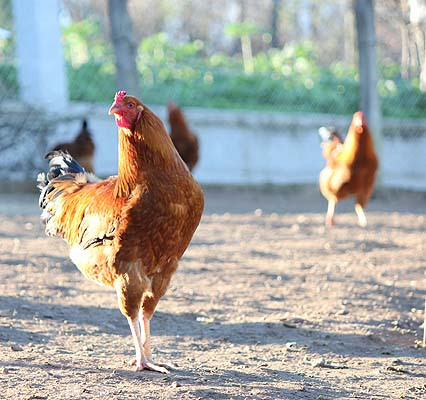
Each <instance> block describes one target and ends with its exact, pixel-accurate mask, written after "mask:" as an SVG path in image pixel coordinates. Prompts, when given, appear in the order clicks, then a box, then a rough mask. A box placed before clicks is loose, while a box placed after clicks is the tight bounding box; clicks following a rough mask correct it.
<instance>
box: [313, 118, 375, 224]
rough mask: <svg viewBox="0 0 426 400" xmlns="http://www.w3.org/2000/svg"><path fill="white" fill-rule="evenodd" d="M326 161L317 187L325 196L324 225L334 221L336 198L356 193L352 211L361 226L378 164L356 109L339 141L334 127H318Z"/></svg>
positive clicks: (372, 146) (365, 221) (364, 123)
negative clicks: (346, 131)
mask: <svg viewBox="0 0 426 400" xmlns="http://www.w3.org/2000/svg"><path fill="white" fill-rule="evenodd" d="M319 134H320V136H321V138H322V148H323V155H324V158H325V159H326V162H327V165H326V167H325V168H324V169H323V170H322V171H321V173H320V178H319V182H320V190H321V193H322V194H323V196H324V197H325V198H326V199H327V200H328V209H327V216H326V225H333V224H334V213H335V210H336V204H337V202H338V201H339V200H342V199H344V198H345V197H348V196H355V212H356V214H357V216H358V223H359V225H360V226H363V227H364V226H366V225H367V218H366V217H365V213H364V207H365V205H366V204H367V202H368V199H369V198H370V196H371V193H372V191H373V186H374V180H375V177H376V172H377V168H378V160H377V156H376V153H375V151H374V144H373V139H372V137H371V134H370V131H369V129H368V126H367V123H366V121H365V117H364V115H363V113H362V112H360V111H359V112H356V113H355V114H354V116H353V119H352V123H351V125H350V127H349V131H348V134H347V136H346V139H345V141H344V142H343V143H342V140H341V139H340V137H339V135H338V133H337V132H336V131H334V132H333V131H332V130H329V129H327V128H320V130H319Z"/></svg>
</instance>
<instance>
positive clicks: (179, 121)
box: [167, 103, 198, 171]
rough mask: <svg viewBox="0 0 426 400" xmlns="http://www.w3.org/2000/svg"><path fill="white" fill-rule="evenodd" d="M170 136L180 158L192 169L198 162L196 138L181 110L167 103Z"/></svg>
mask: <svg viewBox="0 0 426 400" xmlns="http://www.w3.org/2000/svg"><path fill="white" fill-rule="evenodd" d="M167 108H168V112H169V123H170V137H171V138H172V142H173V144H174V145H175V147H176V150H177V151H178V153H179V155H180V156H181V157H182V160H183V161H185V163H186V165H187V166H188V168H189V170H190V171H192V170H193V169H194V167H195V165H196V164H197V162H198V139H197V136H196V135H195V134H194V133H193V132H191V130H190V129H189V127H188V124H187V122H186V120H185V116H184V115H183V112H182V110H181V109H180V108H179V107H178V106H177V105H176V104H175V103H169V104H168V107H167Z"/></svg>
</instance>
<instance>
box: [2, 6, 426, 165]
mask: <svg viewBox="0 0 426 400" xmlns="http://www.w3.org/2000/svg"><path fill="white" fill-rule="evenodd" d="M107 3H108V2H107V1H106V0H105V1H98V0H85V1H78V2H77V1H73V0H61V1H60V15H59V18H60V22H61V29H62V38H61V39H62V44H63V50H64V58H65V66H66V77H67V87H68V96H69V100H71V101H72V102H85V103H108V102H110V101H111V99H112V98H113V95H114V92H115V90H116V89H117V87H116V86H117V85H116V75H115V74H116V70H115V63H114V49H113V46H112V42H111V40H110V24H109V18H108V10H107V6H108V4H107ZM422 3H426V2H422V1H415V2H414V1H410V0H378V1H376V2H375V12H376V31H377V44H378V46H377V49H378V64H379V85H378V89H379V95H380V99H381V107H382V113H383V115H384V116H385V117H397V118H404V119H405V118H421V117H423V115H424V110H425V106H426V92H425V91H424V89H426V66H425V65H424V60H425V53H426V50H425V49H426V41H425V32H426V22H425V21H426V15H424V14H425V11H424V10H425V9H424V8H422V7H418V8H417V9H415V10H414V9H413V7H415V6H418V5H419V4H420V5H422ZM423 6H424V5H423ZM410 7H411V8H410ZM128 9H129V15H130V17H131V19H132V24H133V33H134V41H135V45H136V48H137V67H138V73H139V80H140V93H139V95H140V97H141V98H142V99H143V100H144V102H146V103H147V104H166V103H167V102H168V101H175V102H177V103H179V104H181V105H182V106H196V107H206V108H226V109H250V110H271V111H277V112H283V113H286V112H291V113H294V112H297V113H331V114H341V115H350V114H351V113H353V112H354V111H355V110H357V109H358V108H359V80H358V78H359V75H358V69H357V50H356V49H357V47H356V40H355V38H356V32H355V27H354V26H355V24H354V12H353V7H352V1H350V0H342V1H339V2H334V1H328V0H321V1H310V0H270V1H267V2H262V3H261V5H260V3H259V2H258V1H255V0H234V1H225V0H218V1H217V2H215V6H214V7H212V6H211V4H209V2H203V1H199V0H178V1H174V2H171V1H169V0H156V1H154V0H147V1H144V2H139V1H135V0H129V2H128ZM13 17H14V16H13V12H12V0H0V28H1V29H0V91H1V95H0V107H3V105H4V104H5V103H6V102H7V103H9V102H10V101H11V100H18V99H19V98H20V96H19V82H18V74H17V57H16V51H15V50H16V43H15V42H16V36H15V28H14V23H13V20H14V18H13ZM52 79H55V77H52ZM21 107H25V109H26V113H25V119H24V120H20V121H19V125H17V124H16V123H15V122H12V120H11V119H9V118H5V117H2V120H4V121H2V122H1V123H0V151H5V150H6V149H5V147H9V148H10V146H11V144H10V140H9V139H10V131H11V130H12V131H13V132H15V133H16V137H20V136H19V135H20V132H22V135H23V134H24V132H31V133H29V135H31V136H32V137H34V135H35V133H34V132H39V133H40V134H41V135H45V134H46V132H47V130H48V129H49V130H55V126H54V124H55V121H53V122H51V123H50V124H47V126H46V122H45V121H44V120H43V117H42V114H41V113H39V112H36V111H35V109H34V108H33V107H30V106H25V105H21ZM2 115H4V113H2ZM11 124H12V125H11ZM37 126H38V129H37ZM22 137H23V136H22ZM8 140H9V142H8ZM40 143H42V141H41V142H40ZM2 158H3V159H4V157H2Z"/></svg>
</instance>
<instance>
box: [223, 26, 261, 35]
mask: <svg viewBox="0 0 426 400" xmlns="http://www.w3.org/2000/svg"><path fill="white" fill-rule="evenodd" d="M259 32H261V28H260V27H258V26H257V25H256V24H253V23H251V22H239V23H237V22H235V23H231V24H228V25H227V26H226V28H225V33H226V34H227V35H228V36H231V37H241V36H251V35H254V34H255V33H259Z"/></svg>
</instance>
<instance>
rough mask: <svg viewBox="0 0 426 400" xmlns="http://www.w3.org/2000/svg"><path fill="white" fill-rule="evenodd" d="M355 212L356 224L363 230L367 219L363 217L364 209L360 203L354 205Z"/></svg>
mask: <svg viewBox="0 0 426 400" xmlns="http://www.w3.org/2000/svg"><path fill="white" fill-rule="evenodd" d="M355 212H356V215H357V216H358V224H359V226H361V227H363V228H365V227H366V226H367V217H366V216H365V213H364V209H363V208H362V205H361V204H360V203H356V204H355Z"/></svg>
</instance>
